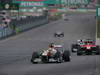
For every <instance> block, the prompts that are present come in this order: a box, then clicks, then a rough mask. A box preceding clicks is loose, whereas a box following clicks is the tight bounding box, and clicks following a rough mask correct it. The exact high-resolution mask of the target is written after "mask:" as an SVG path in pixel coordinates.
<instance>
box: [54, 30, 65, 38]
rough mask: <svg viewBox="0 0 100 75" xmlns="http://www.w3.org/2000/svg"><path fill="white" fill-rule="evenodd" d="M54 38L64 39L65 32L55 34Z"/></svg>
mask: <svg viewBox="0 0 100 75" xmlns="http://www.w3.org/2000/svg"><path fill="white" fill-rule="evenodd" d="M54 37H64V32H60V31H59V32H56V33H54Z"/></svg>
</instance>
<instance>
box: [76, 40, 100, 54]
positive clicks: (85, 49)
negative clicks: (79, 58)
mask: <svg viewBox="0 0 100 75" xmlns="http://www.w3.org/2000/svg"><path fill="white" fill-rule="evenodd" d="M82 54H86V55H91V54H96V55H100V47H99V46H97V45H95V43H94V42H93V40H90V39H87V40H85V41H84V45H80V46H79V47H78V50H77V55H82Z"/></svg>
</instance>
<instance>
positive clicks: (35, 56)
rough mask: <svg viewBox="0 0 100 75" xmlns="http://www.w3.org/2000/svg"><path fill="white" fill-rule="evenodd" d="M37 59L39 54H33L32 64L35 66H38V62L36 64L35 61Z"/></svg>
mask: <svg viewBox="0 0 100 75" xmlns="http://www.w3.org/2000/svg"><path fill="white" fill-rule="evenodd" d="M36 58H39V55H38V52H33V54H32V58H31V62H32V63H33V64H37V63H38V62H35V61H34V60H35V59H36Z"/></svg>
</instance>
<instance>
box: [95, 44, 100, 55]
mask: <svg viewBox="0 0 100 75" xmlns="http://www.w3.org/2000/svg"><path fill="white" fill-rule="evenodd" d="M96 55H100V47H99V46H96Z"/></svg>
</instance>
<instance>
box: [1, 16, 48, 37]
mask: <svg viewBox="0 0 100 75" xmlns="http://www.w3.org/2000/svg"><path fill="white" fill-rule="evenodd" d="M48 22H49V21H48V18H47V16H39V17H31V16H28V17H27V18H20V19H13V20H12V21H11V22H10V25H9V26H8V27H2V28H0V39H4V38H7V37H9V36H12V35H16V34H18V33H20V32H24V31H26V30H29V29H31V28H35V27H38V26H42V25H45V24H47V23H48Z"/></svg>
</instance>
